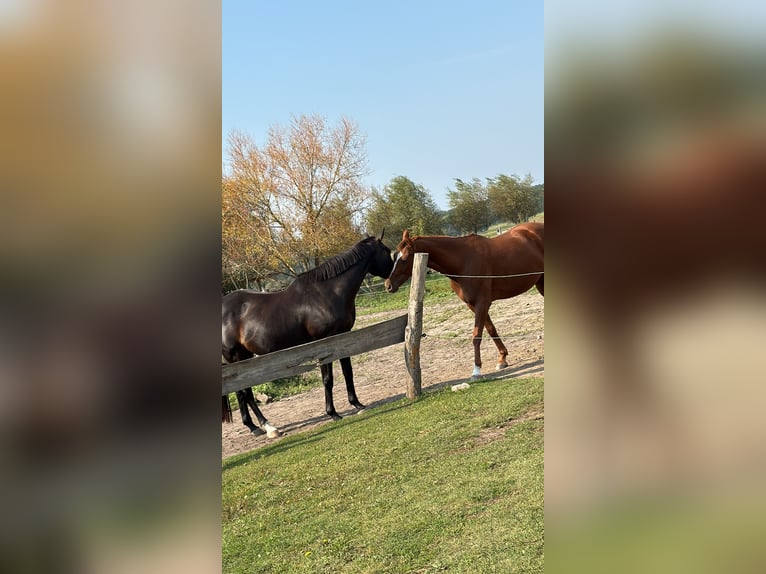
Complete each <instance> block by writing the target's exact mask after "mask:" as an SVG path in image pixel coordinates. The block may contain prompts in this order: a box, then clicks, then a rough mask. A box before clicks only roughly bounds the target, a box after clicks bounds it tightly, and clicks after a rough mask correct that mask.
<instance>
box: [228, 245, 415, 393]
mask: <svg viewBox="0 0 766 574" xmlns="http://www.w3.org/2000/svg"><path fill="white" fill-rule="evenodd" d="M427 261H428V255H427V254H425V253H417V254H416V255H415V262H414V265H413V273H412V281H411V283H410V302H409V308H408V314H407V315H400V316H399V317H396V318H395V319H390V320H388V321H383V322H382V323H376V324H375V325H371V326H369V327H365V328H363V329H359V330H357V331H350V332H348V333H341V334H340V335H333V336H331V337H327V338H326V339H320V340H318V341H312V342H311V343H306V344H305V345H298V346H296V347H290V348H289V349H284V350H282V351H275V352H273V353H269V354H267V355H261V356H259V357H253V358H252V359H246V360H244V361H238V362H236V363H232V364H229V365H224V366H223V368H222V386H223V388H222V394H223V395H227V394H229V393H233V392H235V391H239V390H242V389H245V388H247V387H252V386H254V385H259V384H261V383H266V382H268V381H273V380H274V379H281V378H284V377H289V376H293V375H297V374H300V373H305V372H306V371H310V370H312V369H315V368H317V367H318V366H319V365H323V364H326V363H331V362H333V361H337V360H338V359H342V358H344V357H353V356H354V355H358V354H360V353H366V352H367V351H374V350H375V349H381V348H383V347H388V346H389V345H395V344H396V343H402V342H405V339H406V346H405V363H406V365H407V370H408V371H409V373H410V380H409V381H408V384H407V390H406V392H407V396H408V397H410V398H414V397H416V396H418V395H419V394H420V386H421V383H420V336H421V331H422V327H423V320H422V316H423V293H424V289H425V277H426V274H425V269H426V263H427Z"/></svg>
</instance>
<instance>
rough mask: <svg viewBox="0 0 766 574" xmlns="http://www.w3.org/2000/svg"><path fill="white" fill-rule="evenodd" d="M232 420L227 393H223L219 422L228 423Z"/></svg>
mask: <svg viewBox="0 0 766 574" xmlns="http://www.w3.org/2000/svg"><path fill="white" fill-rule="evenodd" d="M232 420H233V419H232V416H231V404H230V403H229V395H223V396H222V397H221V422H224V423H230V422H232Z"/></svg>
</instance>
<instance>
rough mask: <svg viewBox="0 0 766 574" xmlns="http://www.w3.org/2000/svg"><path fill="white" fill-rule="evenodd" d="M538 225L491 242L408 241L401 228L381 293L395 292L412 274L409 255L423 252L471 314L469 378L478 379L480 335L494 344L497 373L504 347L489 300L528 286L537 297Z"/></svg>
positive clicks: (474, 239) (474, 238)
mask: <svg viewBox="0 0 766 574" xmlns="http://www.w3.org/2000/svg"><path fill="white" fill-rule="evenodd" d="M543 235H544V234H543V224H542V223H522V224H521V225H517V226H516V227H514V228H512V229H510V230H509V231H507V232H505V233H503V234H501V235H498V236H497V237H493V238H491V239H489V238H487V237H482V236H480V235H475V234H472V235H467V236H465V237H448V236H444V235H421V236H414V237H411V236H410V234H409V232H408V231H407V230H406V229H405V230H404V233H403V234H402V241H401V242H400V243H399V245H398V246H397V248H396V251H397V253H396V259H395V261H394V268H393V269H392V270H391V275H390V276H389V277H388V279H386V290H387V291H388V292H389V293H395V292H396V290H397V289H399V287H400V286H401V284H402V283H404V282H405V281H406V280H407V279H409V278H410V276H412V262H413V259H414V254H415V253H428V267H430V268H431V269H433V270H434V271H438V272H439V273H442V274H443V275H446V276H447V277H449V278H450V286H451V287H452V290H453V291H454V292H455V293H456V294H457V296H458V297H460V299H461V300H462V301H463V302H465V304H466V305H468V307H469V308H470V309H471V311H473V313H474V316H475V320H474V326H473V349H474V368H473V378H478V377H479V376H480V375H481V336H482V331H483V330H484V329H485V328H486V329H487V333H488V334H489V336H490V337H492V340H493V341H494V342H495V345H496V346H497V350H498V353H499V358H498V364H497V368H498V369H504V368H505V367H507V366H508V364H507V363H506V360H505V359H506V357H507V356H508V349H506V347H505V345H503V342H502V341H501V340H500V337H498V335H497V330H496V329H495V325H494V324H493V323H492V319H490V317H489V307H490V305H491V304H492V301H495V300H497V299H508V298H510V297H515V296H516V295H521V294H522V293H524V292H526V291H527V290H529V289H530V288H532V287H533V286H537V290H538V291H540V294H541V295H543V278H544V277H543Z"/></svg>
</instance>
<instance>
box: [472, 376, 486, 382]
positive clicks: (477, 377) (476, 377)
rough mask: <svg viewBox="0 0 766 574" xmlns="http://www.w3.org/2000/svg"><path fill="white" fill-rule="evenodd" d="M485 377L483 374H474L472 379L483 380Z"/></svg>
mask: <svg viewBox="0 0 766 574" xmlns="http://www.w3.org/2000/svg"><path fill="white" fill-rule="evenodd" d="M483 378H484V377H482V376H481V375H473V376H472V377H471V380H472V381H480V380H482V379H483Z"/></svg>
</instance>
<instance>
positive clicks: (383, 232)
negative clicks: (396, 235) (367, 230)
mask: <svg viewBox="0 0 766 574" xmlns="http://www.w3.org/2000/svg"><path fill="white" fill-rule="evenodd" d="M385 233H386V228H385V227H384V228H383V231H381V232H380V235H379V236H378V241H383V235H384V234H385Z"/></svg>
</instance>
